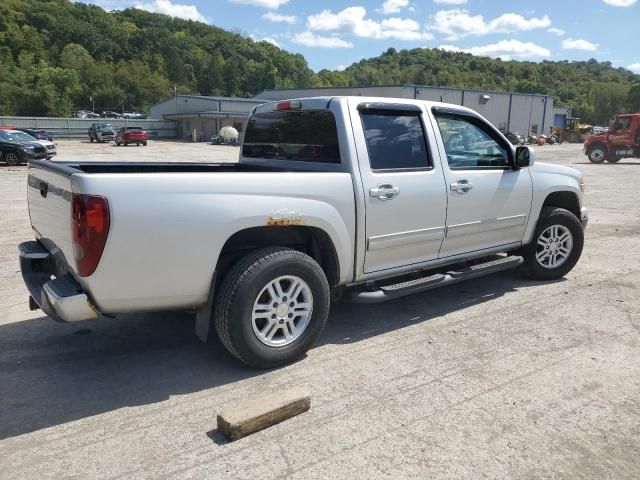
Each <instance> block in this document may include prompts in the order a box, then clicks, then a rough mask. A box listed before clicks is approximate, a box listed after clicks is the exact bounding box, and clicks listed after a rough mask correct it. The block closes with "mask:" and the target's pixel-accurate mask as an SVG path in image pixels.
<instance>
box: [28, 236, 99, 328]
mask: <svg viewBox="0 0 640 480" xmlns="http://www.w3.org/2000/svg"><path fill="white" fill-rule="evenodd" d="M18 249H19V250H20V270H21V271H22V278H23V279H24V283H25V284H26V286H27V289H28V290H29V295H30V298H29V306H30V308H31V309H32V310H36V309H38V308H40V309H42V311H43V312H44V313H46V314H47V315H48V316H49V317H51V318H52V319H53V320H55V321H57V322H79V321H81V320H91V319H94V318H98V317H99V314H98V312H97V310H96V309H95V308H94V307H93V305H91V302H90V301H89V298H88V297H87V295H86V293H84V292H83V291H82V287H81V286H80V284H79V283H78V282H77V281H76V280H75V278H73V277H72V276H71V275H70V274H68V273H67V274H64V275H60V276H56V273H59V272H56V270H57V269H56V266H55V262H54V261H53V257H52V255H51V253H49V252H48V251H47V250H46V249H45V248H44V247H43V246H42V245H40V243H38V242H35V241H34V242H24V243H21V244H20V245H19V246H18ZM52 276H54V277H55V278H52Z"/></svg>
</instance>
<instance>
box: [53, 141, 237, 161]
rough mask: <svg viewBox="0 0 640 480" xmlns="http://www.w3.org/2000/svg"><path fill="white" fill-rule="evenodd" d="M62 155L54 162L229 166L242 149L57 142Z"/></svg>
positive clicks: (166, 143) (152, 143)
mask: <svg viewBox="0 0 640 480" xmlns="http://www.w3.org/2000/svg"><path fill="white" fill-rule="evenodd" d="M55 143H56V144H57V149H58V155H57V156H55V157H54V158H53V159H54V160H59V161H62V160H65V161H73V162H75V161H83V162H88V161H91V162H94V161H95V162H114V161H118V162H226V161H236V160H237V159H238V154H239V150H240V149H239V148H237V147H232V146H229V145H210V144H208V143H203V142H201V143H190V142H185V143H183V142H173V141H167V140H162V141H153V140H149V143H148V145H147V146H146V147H143V146H142V145H140V146H137V145H129V146H127V147H125V146H124V145H121V146H119V147H118V146H117V145H116V144H115V143H113V142H110V143H91V142H89V140H88V139H86V140H85V139H83V140H79V139H69V140H67V139H60V140H58V139H56V140H55Z"/></svg>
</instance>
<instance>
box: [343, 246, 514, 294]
mask: <svg viewBox="0 0 640 480" xmlns="http://www.w3.org/2000/svg"><path fill="white" fill-rule="evenodd" d="M523 261H524V259H523V258H522V257H520V256H517V255H513V256H509V257H497V258H495V259H493V260H491V261H488V262H484V263H477V264H475V265H470V266H464V267H460V268H456V269H452V270H450V271H448V272H446V273H436V274H434V275H430V276H428V277H422V278H418V279H416V280H409V281H406V282H401V283H396V284H394V285H385V286H381V287H377V288H375V289H373V290H356V289H353V290H350V291H347V292H345V296H346V297H347V298H349V299H350V300H351V301H352V302H354V303H378V302H386V301H387V300H393V299H395V298H400V297H404V296H406V295H411V294H413V293H418V292H424V291H426V290H431V289H433V288H438V287H444V286H446V285H452V284H454V283H458V282H462V281H464V280H469V279H471V278H476V277H481V276H484V275H489V274H491V273H496V272H501V271H503V270H509V269H511V268H515V267H517V266H519V265H521V264H522V262H523Z"/></svg>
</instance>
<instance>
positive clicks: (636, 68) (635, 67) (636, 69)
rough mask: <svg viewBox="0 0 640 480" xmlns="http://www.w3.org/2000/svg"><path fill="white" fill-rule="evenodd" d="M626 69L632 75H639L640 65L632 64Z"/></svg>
mask: <svg viewBox="0 0 640 480" xmlns="http://www.w3.org/2000/svg"><path fill="white" fill-rule="evenodd" d="M627 68H628V69H629V70H631V71H632V72H633V73H639V74H640V63H632V64H631V65H629V66H628V67H627Z"/></svg>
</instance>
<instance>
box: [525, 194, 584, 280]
mask: <svg viewBox="0 0 640 480" xmlns="http://www.w3.org/2000/svg"><path fill="white" fill-rule="evenodd" d="M583 245H584V231H583V230H582V225H581V224H580V221H579V220H578V218H577V217H576V216H575V215H574V214H573V213H571V212H570V211H569V210H565V209H564V208H557V207H545V208H543V209H542V212H541V213H540V218H539V219H538V224H537V225H536V230H535V232H534V234H533V241H532V242H531V243H530V244H529V245H527V246H525V247H524V248H523V249H522V251H521V255H522V257H523V258H524V263H523V264H522V266H521V267H520V268H521V269H522V271H523V272H524V273H525V274H526V275H527V276H528V277H530V278H533V279H536V280H553V279H556V278H560V277H563V276H565V275H566V274H567V273H569V272H570V271H571V270H572V269H573V267H575V265H576V263H578V260H579V259H580V255H581V254H582V247H583Z"/></svg>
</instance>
